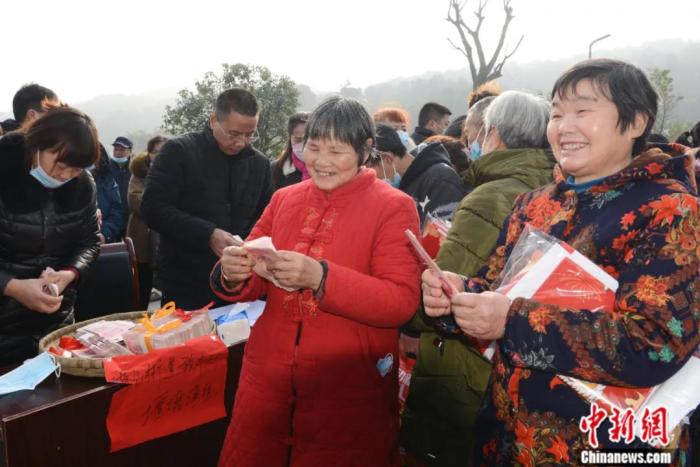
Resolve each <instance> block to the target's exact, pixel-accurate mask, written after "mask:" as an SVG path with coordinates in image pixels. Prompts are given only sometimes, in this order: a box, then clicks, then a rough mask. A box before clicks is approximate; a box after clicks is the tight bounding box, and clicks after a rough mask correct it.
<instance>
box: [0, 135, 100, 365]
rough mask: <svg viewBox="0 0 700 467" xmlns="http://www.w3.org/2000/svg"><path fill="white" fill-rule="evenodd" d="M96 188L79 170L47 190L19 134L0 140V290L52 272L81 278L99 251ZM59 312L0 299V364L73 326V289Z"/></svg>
mask: <svg viewBox="0 0 700 467" xmlns="http://www.w3.org/2000/svg"><path fill="white" fill-rule="evenodd" d="M97 233H98V226H97V215H96V212H95V183H94V181H93V180H92V176H91V175H90V174H89V173H87V171H84V172H83V173H82V174H81V175H80V176H79V177H77V178H76V179H74V180H71V181H70V182H68V183H66V184H65V185H63V186H62V187H60V188H58V189H55V190H49V189H47V188H44V187H43V186H42V185H41V184H40V183H39V182H38V181H36V180H35V179H34V178H33V177H32V176H31V175H29V170H28V168H27V167H26V166H25V162H24V135H23V134H22V133H13V134H11V135H8V136H6V137H5V138H2V140H0V291H4V290H5V287H6V286H7V283H8V282H9V281H10V280H11V279H13V278H16V279H31V278H37V277H39V275H40V274H41V272H42V271H43V270H44V269H45V268H47V267H51V268H53V269H55V270H60V269H66V268H75V269H76V270H77V271H78V273H79V274H80V276H84V275H85V272H86V271H87V268H88V267H89V266H90V264H91V263H92V262H93V261H94V259H95V258H96V257H97V254H98V252H99V249H100V243H99V237H98V235H97ZM63 295H64V299H63V303H62V304H61V308H60V310H59V311H57V312H56V313H53V314H44V313H38V312H35V311H32V310H29V309H27V308H26V307H24V306H23V305H21V304H20V303H19V302H17V301H16V300H14V299H11V298H9V297H7V296H5V295H4V294H3V295H0V364H7V363H14V362H18V361H21V360H23V359H24V358H27V357H30V356H32V355H33V354H35V352H36V345H37V343H38V340H39V339H40V338H41V337H42V336H44V335H45V334H47V333H49V332H51V331H53V330H54V329H57V328H59V327H60V326H62V325H65V324H69V323H71V322H72V321H73V304H74V303H75V289H74V288H72V287H68V288H67V289H66V290H65V291H64V294H63Z"/></svg>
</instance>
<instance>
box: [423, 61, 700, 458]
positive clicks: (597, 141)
mask: <svg viewBox="0 0 700 467" xmlns="http://www.w3.org/2000/svg"><path fill="white" fill-rule="evenodd" d="M656 110H657V95H656V93H655V92H654V90H653V88H652V87H651V85H650V83H649V81H648V80H647V78H646V77H645V76H644V73H643V72H642V71H640V70H639V69H638V68H636V67H634V66H632V65H629V64H626V63H623V62H619V61H614V60H591V61H586V62H582V63H579V64H577V65H575V66H574V67H572V68H571V69H569V70H568V71H566V72H565V73H564V74H563V75H562V76H561V77H560V78H559V79H558V80H557V82H556V83H555V85H554V88H553V92H552V113H551V120H550V123H549V126H548V130H547V136H548V139H549V142H550V144H551V145H552V149H553V152H554V154H555V157H556V159H557V162H558V165H557V166H556V167H555V171H554V179H555V180H554V182H553V183H552V184H549V185H546V186H544V187H542V188H540V189H538V190H535V191H532V192H529V193H526V194H524V195H521V197H520V198H519V199H518V201H517V202H516V204H515V207H514V210H513V212H512V214H511V216H510V217H509V218H508V219H507V221H506V223H505V225H504V228H503V229H502V230H501V238H500V239H499V243H498V246H497V248H496V250H495V251H494V253H493V254H492V256H491V258H490V260H489V262H488V265H487V266H486V267H485V268H484V269H483V270H482V271H481V272H480V273H479V274H478V277H475V278H472V279H471V280H464V278H462V277H460V276H457V275H454V274H449V279H450V281H451V282H453V285H455V287H457V289H458V290H460V291H465V292H462V293H458V294H456V295H454V296H453V297H452V299H451V300H449V299H448V298H447V297H446V296H445V295H444V294H443V293H442V291H441V289H440V285H439V281H437V280H436V278H435V276H434V275H433V274H432V273H430V272H427V271H426V272H424V273H423V281H422V282H423V283H422V288H423V300H424V303H425V307H426V313H427V314H429V315H430V316H443V315H448V314H450V313H452V314H453V315H454V317H455V320H456V322H457V324H458V325H459V327H460V329H461V330H462V331H463V332H464V333H465V334H467V335H470V336H473V337H477V338H481V339H497V340H498V344H499V345H498V350H497V352H496V355H495V357H494V369H493V371H492V374H491V385H490V387H489V392H488V394H487V397H486V403H485V407H484V408H483V409H482V412H481V414H480V418H479V420H478V421H477V426H479V427H480V428H479V432H480V433H481V439H480V443H478V444H479V447H478V448H477V452H476V459H477V461H478V462H480V463H481V464H482V465H513V464H520V465H542V464H549V465H551V464H563V465H572V464H578V463H580V462H581V454H582V451H584V450H589V449H591V441H590V438H589V436H588V435H589V433H584V432H583V430H582V429H581V428H579V424H580V423H581V420H582V418H583V417H588V416H589V415H590V413H591V405H590V404H589V403H587V402H585V401H584V400H583V399H581V398H580V397H579V396H578V395H577V393H576V392H575V391H574V390H573V389H572V388H571V387H570V386H568V385H566V384H563V383H562V381H561V379H559V378H558V377H557V374H560V375H567V376H573V377H576V378H579V379H583V380H587V381H592V382H594V383H603V384H609V385H613V386H625V387H651V386H655V385H657V384H660V383H662V382H664V381H666V380H667V379H668V378H670V377H671V376H672V375H673V374H674V373H676V372H677V371H678V370H679V369H680V368H681V367H682V366H683V364H684V363H685V362H686V361H687V360H688V359H689V358H690V357H691V355H692V353H693V350H694V349H695V348H696V347H698V343H700V335H699V334H698V323H697V320H698V318H699V317H700V280H699V279H698V277H699V276H698V267H699V266H700V261H699V259H698V256H699V254H700V225H699V223H700V221H699V219H698V198H697V197H696V195H695V193H696V186H695V179H694V177H693V160H692V157H689V156H688V155H677V154H670V155H669V154H665V153H663V152H662V151H661V150H659V149H651V150H646V151H645V147H646V145H645V142H646V137H647V135H648V134H649V131H650V129H651V127H652V126H653V123H654V118H655V115H656ZM672 156H675V157H672ZM526 224H531V225H532V226H533V227H535V228H537V229H540V230H543V231H544V232H546V233H548V234H550V235H552V236H555V237H557V238H559V239H561V240H563V241H565V242H567V243H569V244H570V245H571V246H572V247H574V248H576V249H577V250H578V251H579V252H581V253H582V254H584V255H586V256H587V257H588V258H590V259H591V260H593V261H594V262H595V263H596V264H598V265H599V266H600V267H602V268H603V269H604V270H605V271H607V272H608V273H609V274H610V275H612V276H613V277H615V278H616V279H617V281H618V282H619V287H618V289H617V292H616V297H615V305H614V309H613V311H612V312H611V313H603V312H593V311H591V310H586V309H570V308H563V307H559V306H555V305H548V304H544V303H538V302H536V301H534V300H531V299H523V298H517V299H515V300H513V301H512V302H511V300H510V299H508V298H507V297H506V296H504V295H502V294H499V293H496V292H490V291H488V290H489V285H490V284H491V283H492V282H493V281H494V280H495V279H496V278H497V277H498V275H499V274H500V272H501V270H502V269H503V267H504V265H505V262H506V260H507V258H508V256H509V255H510V252H511V251H512V248H513V245H514V244H515V242H516V241H517V240H518V237H519V235H520V233H521V232H522V231H523V228H524V226H525V225H526ZM583 425H585V423H583V424H582V426H583ZM611 426H612V424H611V423H609V420H604V421H603V422H602V423H601V424H600V425H599V426H598V428H597V430H596V434H597V438H598V442H599V445H600V447H601V448H611V447H623V446H625V444H624V443H615V442H614V441H613V440H612V439H611V438H614V437H613V436H611V435H610V433H609V432H608V429H609V428H611ZM627 447H636V448H639V449H643V448H644V447H645V445H643V444H642V443H641V441H639V440H635V441H634V442H633V443H632V444H631V445H627ZM674 462H675V463H676V464H678V465H683V464H684V463H689V462H690V459H688V433H687V426H686V427H685V428H684V430H683V431H682V432H681V436H680V442H679V449H678V451H677V452H676V455H675V457H674Z"/></svg>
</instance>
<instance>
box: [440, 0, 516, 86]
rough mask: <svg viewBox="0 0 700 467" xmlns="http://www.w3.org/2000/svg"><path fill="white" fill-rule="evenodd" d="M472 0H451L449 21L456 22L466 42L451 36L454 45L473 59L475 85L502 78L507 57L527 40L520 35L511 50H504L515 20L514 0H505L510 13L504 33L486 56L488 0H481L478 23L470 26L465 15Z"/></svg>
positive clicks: (472, 75) (506, 11)
mask: <svg viewBox="0 0 700 467" xmlns="http://www.w3.org/2000/svg"><path fill="white" fill-rule="evenodd" d="M467 2H468V0H464V1H461V0H450V6H449V8H448V10H447V18H446V19H447V21H448V22H449V23H450V24H452V25H453V26H454V27H455V28H456V29H457V32H458V33H459V38H460V40H461V42H462V45H461V46H460V45H457V44H455V43H454V42H453V41H452V40H451V39H448V41H449V42H450V44H451V45H452V47H454V48H455V49H457V50H459V51H460V52H461V53H462V55H464V56H465V57H466V58H467V61H468V62H469V72H470V73H471V77H472V87H473V89H476V88H478V87H479V86H480V85H481V84H483V83H485V82H487V81H491V80H494V79H498V78H500V77H501V76H503V75H502V71H503V65H505V63H506V60H508V59H509V58H510V57H512V56H513V54H515V52H516V51H517V50H518V47H520V44H521V43H522V42H523V38H524V37H525V36H524V35H522V36H520V40H519V41H518V43H517V45H516V46H515V48H513V50H511V51H510V52H503V46H504V44H505V41H506V36H507V34H508V27H509V26H510V22H511V21H513V18H515V16H513V7H512V6H511V0H503V10H504V11H505V14H506V17H505V20H504V22H503V26H502V27H501V33H500V37H499V38H498V45H497V46H496V49H495V50H494V51H493V55H491V57H490V58H488V59H487V58H486V53H485V52H484V46H483V44H482V42H481V41H482V39H481V26H482V25H483V23H484V20H485V19H486V15H485V14H484V10H485V9H486V5H487V4H488V0H479V6H478V7H477V9H476V11H474V16H476V26H473V27H472V26H468V25H467V23H466V22H465V21H464V16H462V12H463V10H464V7H465V6H466V5H467Z"/></svg>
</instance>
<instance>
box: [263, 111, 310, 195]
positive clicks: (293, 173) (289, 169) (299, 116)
mask: <svg viewBox="0 0 700 467" xmlns="http://www.w3.org/2000/svg"><path fill="white" fill-rule="evenodd" d="M308 120H309V114H308V113H307V112H299V113H295V114H294V115H292V116H291V117H289V121H288V122H287V135H289V136H288V138H287V146H286V147H285V148H284V151H282V153H281V154H280V155H279V157H278V158H277V160H276V161H274V162H273V163H272V164H271V165H270V170H271V171H272V189H273V190H279V189H280V188H284V187H286V186H289V185H293V184H295V183H299V182H301V181H303V180H306V179H308V178H309V171H308V170H306V165H305V164H304V131H305V130H306V122H307V121H308Z"/></svg>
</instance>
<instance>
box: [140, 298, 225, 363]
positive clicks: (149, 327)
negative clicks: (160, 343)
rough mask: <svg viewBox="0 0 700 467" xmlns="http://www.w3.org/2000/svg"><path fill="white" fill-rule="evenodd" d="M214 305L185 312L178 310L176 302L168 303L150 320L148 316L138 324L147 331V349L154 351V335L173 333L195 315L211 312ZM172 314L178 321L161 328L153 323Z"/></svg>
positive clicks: (210, 303)
mask: <svg viewBox="0 0 700 467" xmlns="http://www.w3.org/2000/svg"><path fill="white" fill-rule="evenodd" d="M212 305H214V302H209V304H208V305H207V306H205V307H203V308H200V309H199V310H194V311H183V310H182V309H181V308H177V307H176V306H175V302H168V303H166V304H165V305H163V307H162V308H159V309H158V310H156V311H155V312H154V313H153V316H151V317H150V318H149V317H148V316H146V317H144V318H141V319H140V320H139V321H138V322H139V324H141V326H143V328H144V330H145V332H144V342H145V343H146V349H148V351H149V352H150V351H151V350H153V347H152V345H151V338H152V336H153V335H154V334H165V333H166V332H170V331H173V330H175V329H177V328H179V327H180V326H182V323H184V322H187V321H189V320H191V319H192V316H193V315H196V314H199V313H204V312H207V311H209V309H210V308H211V307H212ZM172 314H174V315H175V316H177V319H173V320H172V321H168V322H167V323H165V324H162V325H160V326H156V325H155V324H153V321H157V320H160V319H163V318H166V317H168V316H170V315H172Z"/></svg>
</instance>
